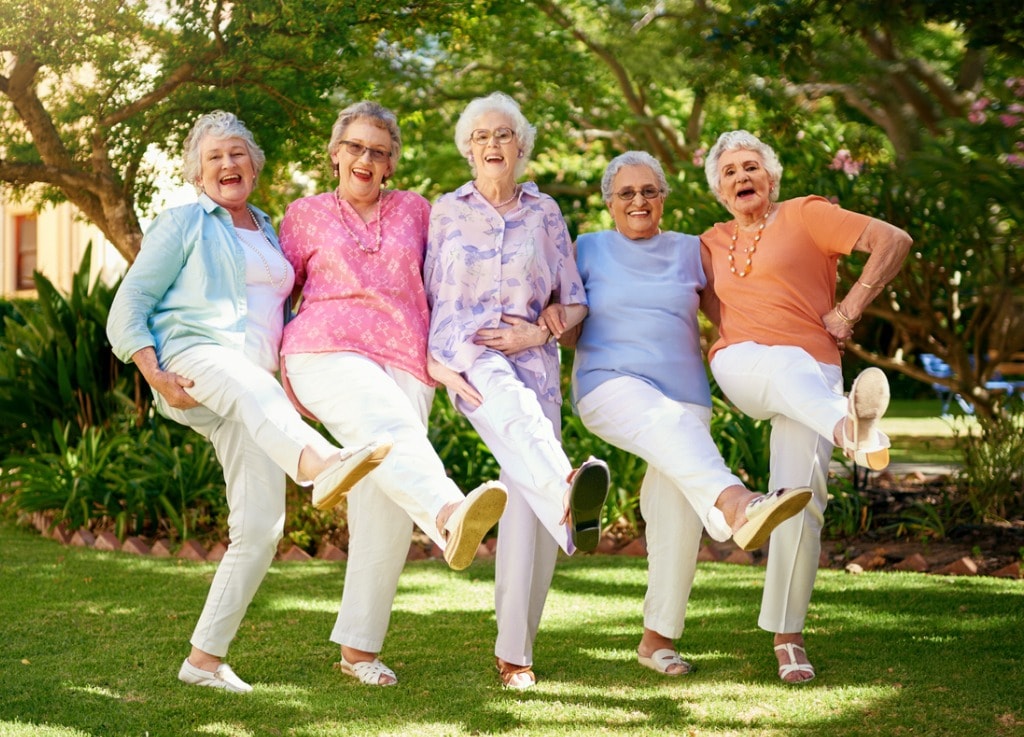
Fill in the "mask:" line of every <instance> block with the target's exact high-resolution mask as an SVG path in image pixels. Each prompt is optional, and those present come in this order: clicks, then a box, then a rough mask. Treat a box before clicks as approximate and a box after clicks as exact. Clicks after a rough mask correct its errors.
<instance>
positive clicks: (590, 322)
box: [572, 230, 711, 407]
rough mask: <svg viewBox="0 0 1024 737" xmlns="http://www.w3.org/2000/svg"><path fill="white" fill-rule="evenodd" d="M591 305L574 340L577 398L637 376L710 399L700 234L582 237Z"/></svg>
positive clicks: (677, 396) (675, 394)
mask: <svg viewBox="0 0 1024 737" xmlns="http://www.w3.org/2000/svg"><path fill="white" fill-rule="evenodd" d="M576 263H577V265H578V267H579V271H580V275H581V276H582V277H583V285H584V286H585V287H586V290H587V303H588V305H589V308H590V309H589V312H588V313H587V317H586V319H585V320H584V321H583V330H582V332H581V334H580V339H579V342H578V343H577V345H576V356H575V360H574V363H573V381H572V385H573V399H574V401H579V400H580V399H581V398H582V397H585V396H586V395H587V393H588V392H591V391H593V390H594V389H595V388H596V387H598V386H600V385H601V384H602V383H604V382H605V381H608V380H609V379H614V378H616V377H618V376H633V377H636V378H638V379H640V380H642V381H645V382H647V383H648V384H651V385H652V386H654V387H656V388H657V389H659V390H660V391H661V392H662V393H663V394H664V395H665V396H667V397H669V398H670V399H673V400H676V401H679V402H689V403H691V404H701V405H704V406H708V407H709V406H711V391H710V389H709V388H708V379H707V373H706V372H705V368H704V357H703V354H702V353H701V349H700V331H699V327H698V323H697V308H698V306H699V304H700V295H699V294H698V292H699V290H701V289H703V288H704V286H705V285H706V284H707V281H706V280H705V278H704V270H703V268H702V267H701V262H700V239H699V238H698V237H697V236H695V235H686V234H684V233H674V232H667V233H660V234H659V235H656V236H655V237H653V238H650V239H646V240H635V241H634V240H630V239H629V238H626V237H625V236H623V235H621V234H619V233H618V232H617V231H614V230H604V231H601V232H599V233H587V234H584V235H581V236H579V238H578V239H577V241H576Z"/></svg>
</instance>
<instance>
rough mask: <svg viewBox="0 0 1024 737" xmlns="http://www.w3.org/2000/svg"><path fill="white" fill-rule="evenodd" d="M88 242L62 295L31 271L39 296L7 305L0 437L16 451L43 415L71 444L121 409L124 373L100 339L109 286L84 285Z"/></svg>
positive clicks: (0, 359) (0, 349)
mask: <svg viewBox="0 0 1024 737" xmlns="http://www.w3.org/2000/svg"><path fill="white" fill-rule="evenodd" d="M91 253H92V247H91V246H89V247H88V248H87V249H86V252H85V255H84V257H83V260H82V265H81V267H80V268H79V270H78V272H77V273H76V274H75V275H74V278H73V280H72V285H71V291H70V293H69V294H68V295H67V296H64V295H62V294H61V293H60V292H59V291H58V290H57V289H56V287H54V285H53V284H52V283H51V282H50V281H49V280H48V279H47V278H46V277H44V276H42V275H41V274H39V273H38V272H37V273H36V274H35V284H36V290H37V291H38V294H39V299H38V301H36V302H35V303H19V304H13V305H12V306H11V314H9V315H7V316H6V317H5V318H4V330H3V333H2V334H0V414H2V415H3V417H4V429H3V431H2V435H0V442H2V443H3V444H5V445H6V447H8V448H9V449H11V450H23V449H25V448H27V447H28V446H29V445H30V444H31V443H32V442H33V430H34V428H35V427H36V426H37V424H38V423H39V422H40V421H42V422H43V423H45V424H46V425H48V424H49V421H50V420H51V419H52V420H55V421H57V422H58V423H59V424H60V426H61V427H64V426H65V425H67V426H69V427H70V430H71V437H70V440H71V442H75V441H77V439H78V437H79V436H80V435H81V434H82V433H84V432H85V431H86V429H87V428H90V427H94V426H104V425H106V424H108V423H109V422H110V421H111V420H112V419H113V418H114V417H115V416H116V415H118V414H119V413H120V412H122V411H123V410H124V401H123V396H122V395H123V393H124V390H125V389H126V388H127V384H126V383H125V381H126V380H125V377H124V373H123V371H122V370H121V364H120V361H118V360H117V359H116V358H115V357H114V355H113V353H112V352H111V350H110V344H109V343H108V341H107V338H106V330H105V326H106V322H107V313H108V311H109V309H110V303H111V301H112V300H113V295H114V288H112V287H110V286H107V285H105V284H103V283H102V282H101V281H97V282H96V284H95V285H90V284H89V282H88V279H89V265H90V259H91Z"/></svg>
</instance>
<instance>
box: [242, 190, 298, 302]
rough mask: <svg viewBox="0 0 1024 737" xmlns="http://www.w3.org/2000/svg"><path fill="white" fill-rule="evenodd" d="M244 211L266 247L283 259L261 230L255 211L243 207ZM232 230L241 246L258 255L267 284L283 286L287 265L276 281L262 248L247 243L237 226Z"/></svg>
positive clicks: (278, 287) (276, 286)
mask: <svg viewBox="0 0 1024 737" xmlns="http://www.w3.org/2000/svg"><path fill="white" fill-rule="evenodd" d="M245 211H246V212H247V213H249V219H250V220H252V224H253V225H254V226H255V228H256V231H257V232H258V233H259V234H260V235H261V236H263V242H264V243H266V244H267V247H268V248H270V250H271V251H273V252H274V253H276V254H278V255H279V256H281V259H282V260H283V259H284V256H282V255H281V254H280V252H279V251H278V250H277V249H276V248H274V244H273V243H271V242H270V239H269V238H267V234H266V233H264V232H263V228H262V227H261V226H260V222H259V220H257V219H256V213H254V212H253V211H252V208H250V207H247V208H245ZM234 231H235V239H236V240H237V241H238V242H239V243H241V244H242V245H243V246H245V247H247V248H248V249H249V250H250V251H253V252H255V253H256V255H257V256H259V257H260V261H262V262H263V270H264V271H266V272H267V284H271V285H273V286H274V288H275V289H280V288H281V287H283V286H284V282H285V279H287V278H288V266H287V265H285V267H284V273H283V274H282V275H281V278H280V279H279V280H277V281H274V276H273V274H271V272H270V262H269V261H267V257H266V256H264V255H263V250H262V249H260V248H257V247H256V246H254V245H252V244H251V243H248V242H247V241H246V240H245V239H244V238H243V237H242V236H241V235H239V233H238V228H235V229H234Z"/></svg>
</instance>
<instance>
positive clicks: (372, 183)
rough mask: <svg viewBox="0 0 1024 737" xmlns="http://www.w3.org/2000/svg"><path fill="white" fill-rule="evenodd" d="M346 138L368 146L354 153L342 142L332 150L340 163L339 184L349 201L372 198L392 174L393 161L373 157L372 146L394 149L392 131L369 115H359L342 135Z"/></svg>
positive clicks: (389, 150)
mask: <svg viewBox="0 0 1024 737" xmlns="http://www.w3.org/2000/svg"><path fill="white" fill-rule="evenodd" d="M342 138H343V139H344V140H345V141H348V142H351V143H358V144H359V145H361V146H365V147H366V150H365V151H363V152H362V153H361V154H360V155H359V156H354V155H352V154H351V153H349V151H348V147H347V146H346V145H345V144H344V143H341V144H339V145H338V147H337V148H335V149H334V151H333V152H332V153H331V161H333V162H334V163H335V165H337V167H338V188H339V192H340V194H341V196H342V197H344V198H345V199H346V200H348V201H349V202H350V203H352V204H355V203H357V202H371V201H373V200H376V199H377V196H378V195H379V194H380V188H381V183H382V182H383V181H384V179H385V178H387V177H389V176H391V173H392V172H393V171H394V169H395V164H394V161H393V160H392V159H391V158H387V159H385V160H384V161H374V160H373V156H372V154H371V153H370V149H373V150H376V151H387V152H388V153H391V134H390V133H388V131H387V130H386V129H384V128H380V127H378V126H376V125H374V123H372V122H370V121H369V120H366V119H358V118H357V119H356V120H354V121H352V123H350V124H349V126H348V127H347V128H346V129H345V133H344V135H343V136H342Z"/></svg>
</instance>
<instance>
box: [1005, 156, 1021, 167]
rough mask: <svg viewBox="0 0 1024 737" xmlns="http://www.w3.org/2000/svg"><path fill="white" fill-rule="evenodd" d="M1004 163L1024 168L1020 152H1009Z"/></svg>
mask: <svg viewBox="0 0 1024 737" xmlns="http://www.w3.org/2000/svg"><path fill="white" fill-rule="evenodd" d="M1006 163H1007V164H1009V165H1010V166H1015V167H1017V168H1018V169H1024V156H1022V155H1021V154H1010V155H1009V156H1007V157H1006Z"/></svg>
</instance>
